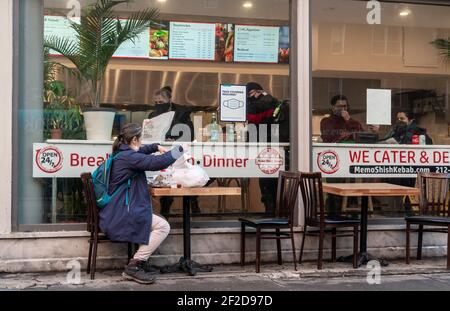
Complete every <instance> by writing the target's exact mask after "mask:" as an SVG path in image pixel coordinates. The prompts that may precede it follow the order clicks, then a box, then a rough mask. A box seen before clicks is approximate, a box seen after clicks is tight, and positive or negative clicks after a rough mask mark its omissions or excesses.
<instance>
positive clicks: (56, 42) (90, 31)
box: [44, 0, 158, 107]
mask: <svg viewBox="0 0 450 311" xmlns="http://www.w3.org/2000/svg"><path fill="white" fill-rule="evenodd" d="M129 2H130V0H123V1H113V0H98V1H97V2H96V3H95V4H92V5H90V6H88V8H87V10H86V11H85V14H82V16H81V19H80V23H79V24H77V23H72V24H71V27H72V29H73V30H74V31H75V32H76V34H77V40H76V41H75V42H74V41H72V40H70V39H68V38H60V37H57V36H52V37H49V38H45V40H44V46H45V47H46V48H49V49H52V50H55V51H56V52H58V53H61V54H62V55H63V56H65V57H66V58H67V59H69V60H70V61H71V62H72V63H73V64H74V65H75V67H76V71H77V72H78V74H79V76H80V77H81V79H82V80H83V81H84V82H85V83H87V84H88V85H89V89H90V94H89V97H90V102H91V104H92V106H93V107H99V106H100V95H101V91H102V85H103V79H104V76H105V72H106V69H107V67H108V65H109V62H110V60H111V58H112V57H113V55H114V53H115V52H116V51H117V49H118V48H119V46H120V45H122V44H123V43H124V42H127V41H132V42H133V41H134V40H135V39H136V37H137V36H138V35H139V34H140V33H142V32H143V31H145V30H148V28H149V27H150V25H151V24H152V23H153V20H154V19H155V18H156V17H157V16H158V10H157V9H153V8H148V9H144V10H141V11H139V12H135V13H133V14H131V16H130V17H129V18H128V19H127V20H126V21H125V22H121V21H120V19H119V17H118V16H116V15H114V12H113V9H114V8H115V7H116V6H117V5H119V4H122V3H129Z"/></svg>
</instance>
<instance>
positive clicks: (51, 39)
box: [14, 0, 292, 230]
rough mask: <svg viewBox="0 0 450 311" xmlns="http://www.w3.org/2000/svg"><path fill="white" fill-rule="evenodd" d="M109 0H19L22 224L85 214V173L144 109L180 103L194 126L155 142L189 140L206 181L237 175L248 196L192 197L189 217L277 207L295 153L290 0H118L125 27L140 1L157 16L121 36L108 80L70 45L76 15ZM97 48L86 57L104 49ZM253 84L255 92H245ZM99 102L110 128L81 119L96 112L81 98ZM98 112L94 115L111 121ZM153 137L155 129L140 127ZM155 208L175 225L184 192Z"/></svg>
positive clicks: (178, 116)
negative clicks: (82, 64)
mask: <svg viewBox="0 0 450 311" xmlns="http://www.w3.org/2000/svg"><path fill="white" fill-rule="evenodd" d="M103 2H108V1H88V0H83V1H59V0H43V1H19V10H18V11H19V15H20V18H19V20H20V25H19V30H18V33H19V68H20V70H19V80H20V81H19V93H20V96H19V100H18V102H19V104H18V105H19V106H18V107H17V111H18V118H19V119H18V120H17V121H18V126H17V130H16V132H17V133H16V137H17V139H16V142H17V146H16V154H17V157H16V158H15V159H14V160H15V161H17V162H16V165H15V167H17V171H16V172H15V174H16V177H17V178H15V180H20V182H19V183H17V184H16V185H15V201H16V207H17V211H18V213H17V214H18V224H19V229H21V228H22V229H23V230H34V229H33V225H45V224H57V225H63V224H69V225H70V224H72V225H73V224H81V223H83V222H85V221H86V206H85V202H84V197H83V193H82V186H81V181H80V178H79V176H80V174H81V173H83V172H86V171H93V170H94V169H95V168H96V167H97V166H98V165H99V164H100V163H102V161H104V159H105V158H106V156H107V154H108V153H109V152H111V145H112V140H113V139H114V138H115V137H116V136H117V135H118V133H119V132H120V129H121V127H122V126H123V125H124V124H126V123H138V124H143V125H145V124H148V123H146V122H145V121H144V120H147V119H151V118H153V117H157V116H159V115H160V114H161V113H160V110H161V109H162V110H164V109H166V110H167V111H169V109H170V108H173V107H176V108H174V110H176V111H175V116H174V120H176V121H179V123H181V124H183V125H186V126H187V129H189V130H192V132H190V133H189V134H190V135H187V136H186V133H184V132H183V135H179V134H180V133H174V132H173V131H171V133H168V134H167V135H162V140H161V141H160V142H161V143H162V144H165V145H167V146H168V147H169V148H170V147H171V146H172V145H173V143H174V141H175V142H177V141H178V142H179V141H182V142H183V143H188V145H189V146H190V149H191V150H192V154H193V155H194V159H193V163H197V164H199V165H200V166H202V167H203V168H204V169H205V170H206V172H207V173H208V175H209V176H210V178H211V179H210V182H209V184H208V186H217V185H219V186H227V185H232V186H233V185H236V184H237V185H239V186H240V187H241V188H242V191H243V196H242V198H241V197H236V198H233V197H230V198H227V199H226V200H225V198H217V197H206V198H202V197H199V198H196V199H195V200H194V201H195V204H194V206H193V208H192V213H193V216H194V218H193V219H194V220H195V221H196V222H194V223H193V225H194V226H195V224H196V223H198V224H202V226H203V224H206V226H224V225H225V226H232V224H231V223H233V222H235V221H236V220H237V218H238V217H239V216H240V215H250V214H252V215H253V214H254V215H271V214H273V209H274V205H275V201H274V199H275V197H274V194H275V192H276V177H277V176H278V172H279V171H280V170H288V169H289V159H290V157H292V152H291V151H290V148H289V145H290V143H289V142H290V125H289V119H290V114H289V108H290V107H289V105H290V101H289V99H290V91H291V89H290V88H291V80H290V69H289V68H290V67H289V66H290V65H289V62H290V55H289V51H290V45H291V42H290V41H291V40H290V33H291V32H290V1H289V0H265V1H253V2H248V3H246V2H242V1H238V0H231V1H214V0H211V1H203V0H169V1H164V2H162V1H156V0H155V1H147V0H145V1H144V0H136V1H130V2H129V3H127V4H119V5H115V6H114V7H113V9H112V10H111V12H109V13H108V14H110V15H108V16H109V17H110V18H118V19H119V20H120V23H121V25H122V26H123V27H125V25H127V21H129V20H130V19H132V18H133V17H135V15H133V14H135V13H136V12H143V10H149V9H152V8H154V9H156V10H155V12H154V13H155V15H154V16H155V17H154V19H153V22H152V23H151V25H150V27H147V28H146V29H144V30H142V32H140V33H139V34H138V35H137V36H135V37H134V38H133V39H132V40H127V41H125V42H123V43H121V45H120V47H119V48H118V49H117V50H115V52H114V55H113V57H112V60H111V61H110V63H109V66H108V67H107V70H106V72H105V74H104V78H103V80H102V83H100V84H98V85H96V86H95V84H89V83H87V82H88V81H87V80H86V76H83V74H80V70H77V69H79V67H77V66H75V65H74V62H73V59H72V61H71V60H70V59H71V58H75V59H78V60H79V58H80V55H76V52H77V51H78V50H77V49H72V50H71V49H70V48H67V47H68V46H70V42H75V43H76V42H79V41H77V40H79V38H77V35H76V32H75V30H74V28H73V24H76V25H79V27H83V23H84V22H85V21H83V17H84V16H86V14H88V13H87V12H88V10H92V9H93V8H94V6H93V5H94V4H95V3H97V4H98V3H103ZM110 2H111V3H114V1H110ZM249 3H250V5H249ZM80 14H81V19H80ZM106 31H110V32H114V31H118V30H117V28H112V29H106V30H105V32H106ZM85 35H86V36H88V35H89V34H85ZM104 40H108V36H107V35H105V38H104ZM51 44H53V45H55V44H56V45H58V44H59V47H60V48H61V50H64V45H66V46H65V48H66V52H67V53H62V51H57V50H55V49H51V48H48V46H49V45H51ZM110 44H112V45H114V44H115V42H112V43H111V42H110ZM44 46H45V47H46V48H44ZM84 51H86V50H84ZM92 51H93V52H92V54H90V55H81V58H82V57H85V58H86V57H87V56H88V57H87V59H89V57H90V58H95V57H104V56H105V55H100V54H96V50H95V48H93V50H92ZM63 54H65V55H63ZM68 56H69V57H68ZM77 57H78V58H77ZM242 87H243V90H244V92H245V93H244V94H243V102H246V105H242V103H240V102H239V101H233V100H228V101H227V100H226V96H227V95H229V94H230V93H227V92H230V90H231V91H233V90H236V89H237V90H242ZM233 88H234V89H233ZM158 90H159V91H158ZM248 91H252V92H253V94H255V93H256V96H254V98H253V99H248V98H247V97H248ZM97 95H98V96H97ZM246 95H247V96H246ZM257 98H259V99H258V100H260V102H258V101H257V100H256V99H257ZM167 99H170V101H169V102H167ZM92 103H95V104H97V106H98V107H99V108H102V109H104V110H108V109H114V110H115V111H116V114H115V116H114V119H113V120H114V122H113V128H112V131H111V132H110V133H109V132H108V129H107V126H106V125H102V126H100V128H101V130H100V132H101V131H103V132H104V131H105V128H106V133H107V137H106V138H101V133H99V132H96V133H94V136H91V135H93V134H92V133H91V132H89V131H87V130H86V129H87V128H89V129H90V128H91V123H89V122H91V121H88V118H87V117H88V115H89V113H86V110H85V109H86V108H89V107H91V106H92ZM236 103H237V104H236ZM161 104H162V106H161ZM165 104H167V105H169V106H168V107H169V108H168V107H163V106H164V105H165ZM252 105H253V106H252ZM219 107H222V109H219ZM224 107H225V108H229V109H228V110H227V112H228V114H226V113H225V111H224ZM240 108H244V110H242V109H240ZM245 108H246V109H245ZM233 109H234V110H233ZM239 109H240V110H239ZM238 110H239V111H238ZM81 111H83V112H82V113H81ZM230 111H231V112H230ZM164 112H166V111H164ZM233 113H234V114H233ZM242 114H243V116H244V119H242ZM214 119H215V120H217V124H218V125H219V131H218V134H219V135H218V137H217V139H216V138H215V137H214V135H213V134H214V133H215V132H214V130H215V126H216V124H215V122H214ZM102 122H104V120H103V119H100V118H98V119H94V121H93V123H97V125H98V124H106V123H102ZM272 124H275V126H273V127H271V125H272ZM266 125H267V128H266V127H265V126H266ZM181 129H182V131H183V129H186V127H183V126H181ZM169 130H172V127H170V129H169ZM166 131H167V129H166ZM144 132H145V131H144ZM153 134H154V133H153ZM95 135H97V136H95ZM98 135H100V136H98ZM108 135H109V136H108ZM99 137H100V138H99ZM103 137H104V136H103ZM150 137H151V138H154V137H155V135H150ZM180 137H181V138H180ZM146 142H147V143H150V142H153V139H152V140H151V141H150V138H149V140H147V141H146V140H145V137H144V143H146ZM249 153H250V156H249ZM31 159H33V161H32V162H31ZM148 178H149V180H150V179H151V178H152V174H150V173H149V174H148ZM153 208H154V210H155V211H156V212H157V213H160V214H162V215H163V216H165V217H167V218H168V220H169V221H170V222H171V224H172V225H175V227H176V226H177V225H178V224H180V223H181V211H182V200H181V199H180V198H169V199H164V200H159V199H154V200H153ZM80 228H82V227H80Z"/></svg>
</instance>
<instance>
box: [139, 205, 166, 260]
mask: <svg viewBox="0 0 450 311" xmlns="http://www.w3.org/2000/svg"><path fill="white" fill-rule="evenodd" d="M169 232H170V225H169V223H168V222H167V221H166V220H165V219H164V218H162V217H160V216H158V215H155V214H153V220H152V230H151V232H150V241H149V243H148V245H141V246H140V247H139V249H138V251H137V252H136V254H135V255H134V259H136V260H139V261H146V260H147V259H149V258H150V256H151V255H152V254H153V253H154V252H155V251H156V249H157V248H158V247H159V246H160V245H161V243H162V242H163V241H164V240H165V239H166V238H167V236H168V235H169Z"/></svg>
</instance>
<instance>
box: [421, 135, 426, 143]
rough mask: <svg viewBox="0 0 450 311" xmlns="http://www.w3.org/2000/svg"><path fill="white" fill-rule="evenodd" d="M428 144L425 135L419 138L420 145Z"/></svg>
mask: <svg viewBox="0 0 450 311" xmlns="http://www.w3.org/2000/svg"><path fill="white" fill-rule="evenodd" d="M426 144H427V138H426V136H425V135H420V136H419V145H426Z"/></svg>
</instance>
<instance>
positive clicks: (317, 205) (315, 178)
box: [299, 173, 361, 270]
mask: <svg viewBox="0 0 450 311" xmlns="http://www.w3.org/2000/svg"><path fill="white" fill-rule="evenodd" d="M300 190H301V194H302V200H303V209H304V215H305V220H304V233H303V238H302V246H301V248H300V257H299V262H300V263H301V262H302V258H303V249H304V246H305V239H306V236H307V235H309V236H318V237H319V257H318V260H317V269H319V270H321V269H322V267H323V244H324V239H325V233H326V232H327V231H331V234H332V247H331V248H332V249H331V260H332V262H336V248H337V246H336V244H337V238H338V237H349V236H351V237H353V268H357V267H358V262H357V261H358V232H359V226H360V224H361V223H360V220H358V219H351V218H348V217H341V216H339V217H337V216H336V217H328V216H327V215H326V213H325V205H324V199H323V188H322V174H321V173H300ZM308 227H312V228H316V230H315V231H317V230H318V232H309V231H308ZM345 227H352V228H353V233H351V234H348V233H341V234H339V233H338V231H337V229H339V228H345Z"/></svg>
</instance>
